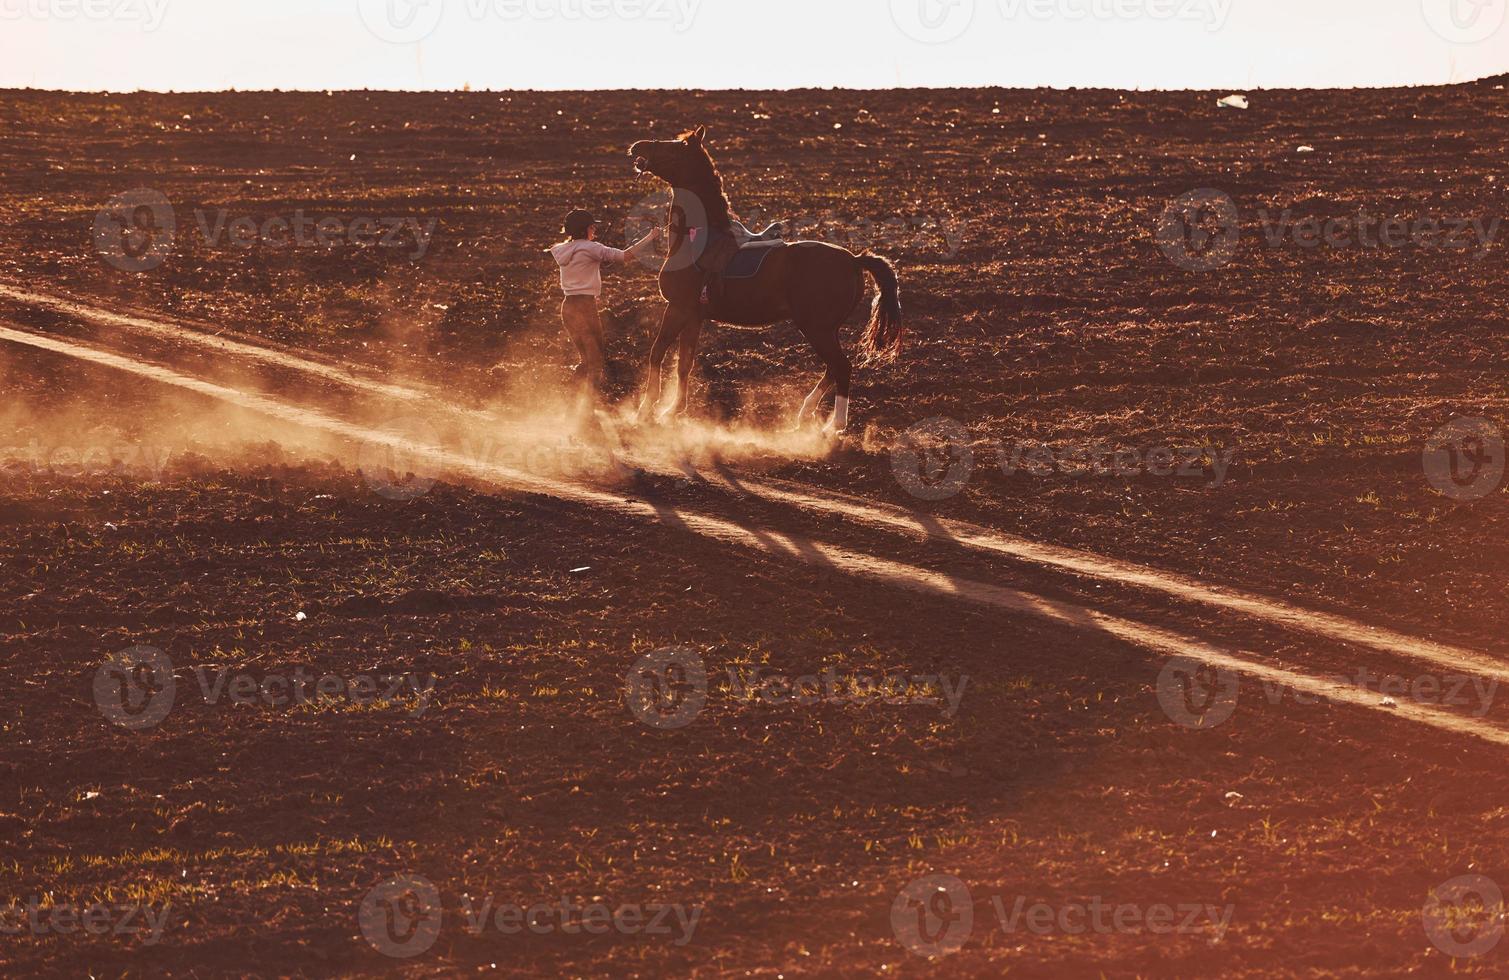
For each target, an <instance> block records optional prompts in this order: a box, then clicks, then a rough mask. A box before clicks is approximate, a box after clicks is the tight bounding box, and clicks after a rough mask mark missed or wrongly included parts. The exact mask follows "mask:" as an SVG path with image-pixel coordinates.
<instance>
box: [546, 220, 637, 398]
mask: <svg viewBox="0 0 1509 980" xmlns="http://www.w3.org/2000/svg"><path fill="white" fill-rule="evenodd" d="M563 230H564V231H565V233H566V235H568V236H569V237H568V238H567V240H566V241H564V242H561V243H560V244H559V245H556V246H554V247H553V248H551V249H550V254H551V255H552V256H554V257H555V261H556V264H557V265H559V266H560V267H561V292H562V293H564V294H565V299H563V300H562V301H561V324H562V326H564V327H565V329H566V336H568V337H570V338H571V342H572V343H573V344H575V345H576V350H577V354H578V355H579V356H580V357H581V363H580V364H578V365H577V367H576V371H575V377H576V380H577V383H578V384H579V385H580V386H581V388H582V390H583V391H584V392H585V393H586V394H588V396H589V397H590V398H591V400H592V401H593V402H594V403H595V402H596V401H597V399H598V397H599V396H600V394H601V393H602V384H603V372H604V367H605V360H604V355H603V324H602V318H601V317H599V316H598V313H597V298H598V297H599V296H601V295H602V291H603V274H602V267H603V266H604V265H612V264H614V263H619V262H624V261H625V260H627V259H631V258H638V257H639V253H640V252H642V251H644V250H645V249H647V248H648V247H649V246H650V245H653V244H654V243H655V241H656V239H658V238H659V237H660V229H659V228H654V229H652V230H651V231H650V233H649V234H648V235H646V236H644V238H642V239H640V240H639V241H637V242H635V243H634V244H633V245H631V246H629V247H628V248H626V249H623V248H613V247H612V246H610V245H604V244H602V243H601V242H599V241H598V240H597V219H596V218H594V217H593V216H592V213H591V212H590V211H582V210H576V211H572V212H571V213H570V214H568V215H567V216H566V222H565V227H564V229H563Z"/></svg>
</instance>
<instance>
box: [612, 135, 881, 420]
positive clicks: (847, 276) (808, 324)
mask: <svg viewBox="0 0 1509 980" xmlns="http://www.w3.org/2000/svg"><path fill="white" fill-rule="evenodd" d="M706 138H707V131H706V129H704V128H701V127H699V128H697V129H696V130H695V131H693V132H690V133H686V134H683V135H682V136H681V137H679V138H677V139H674V140H644V141H641V142H638V143H635V144H634V145H633V146H632V147H630V148H629V155H630V156H631V157H633V159H634V169H635V171H636V172H638V173H641V174H649V175H653V176H655V177H659V178H660V179H661V180H663V181H665V182H666V183H668V184H670V185H671V188H672V191H673V194H674V197H673V200H672V203H671V211H670V218H669V220H668V222H667V225H668V229H669V236H668V238H669V244H668V245H667V247H666V260H665V264H664V266H662V268H661V270H660V294H661V295H662V296H664V297H665V299H666V302H667V304H669V305H668V306H667V308H666V311H665V316H664V317H663V318H662V319H661V321H660V333H659V334H658V335H657V336H656V337H655V343H654V346H653V347H651V349H650V365H649V372H648V374H647V376H646V378H645V392H644V398H643V400H642V401H641V402H640V403H639V415H640V418H645V417H646V416H648V415H649V414H650V413H652V412H654V411H655V409H656V408H657V407H658V406H659V404H660V398H661V390H660V389H661V372H662V370H663V368H664V365H665V359H666V355H667V354H669V353H670V349H671V345H672V344H677V343H679V345H680V347H679V349H678V352H677V360H676V369H677V373H678V376H679V378H680V382H681V383H680V388H679V390H678V391H677V393H676V404H675V406H674V407H673V408H672V412H673V413H678V414H679V413H681V412H684V411H685V410H686V402H687V394H688V391H689V388H690V384H691V373H692V364H693V362H694V360H695V359H696V354H697V339H698V337H699V336H700V334H701V333H702V327H703V324H704V322H705V321H707V320H716V321H718V322H720V323H727V324H730V325H733V326H740V327H766V326H770V325H771V324H774V323H778V322H780V321H782V320H792V321H793V322H795V324H796V326H797V329H799V330H800V331H801V332H802V335H803V336H805V337H806V338H807V342H808V343H810V344H811V345H812V349H813V350H814V351H816V352H817V355H818V357H820V358H822V360H823V364H824V365H825V366H826V367H827V370H826V371H825V372H824V374H823V377H822V380H821V381H819V382H818V384H817V387H816V388H813V389H812V394H810V395H808V396H807V398H806V400H805V401H803V402H802V408H801V411H800V412H799V413H798V415H797V424H798V425H802V424H805V423H806V421H807V420H808V418H809V417H811V416H812V415H813V414H814V413H815V412H816V411H817V410H818V407H819V405H820V404H821V403H822V401H823V399H824V398H826V397H827V395H828V393H829V392H830V391H835V390H836V391H837V395H836V396H835V398H834V404H833V414H832V416H831V417H830V418H829V419H828V423H827V425H826V426H824V431H827V432H832V433H839V432H843V431H844V430H845V429H846V428H847V427H848V425H849V378H850V375H851V374H852V373H853V368H852V366H851V365H850V363H849V357H848V355H847V354H845V353H844V349H843V345H842V344H841V343H840V342H839V336H838V334H839V329H840V328H841V327H842V326H843V324H844V321H845V320H847V319H848V318H849V315H850V314H851V313H853V312H854V309H855V308H856V307H857V306H858V305H859V303H860V302H861V301H862V300H863V299H864V294H865V274H866V273H868V274H869V275H870V276H871V277H873V278H874V280H875V285H876V286H877V287H878V289H879V292H878V294H877V295H876V297H875V303H874V307H873V309H872V310H871V313H870V322H869V325H868V326H867V327H866V328H865V331H864V333H863V335H861V337H860V339H859V348H860V351H861V352H862V354H863V355H864V361H865V362H873V361H883V360H890V359H892V358H894V357H895V356H896V354H897V352H898V351H900V350H901V340H902V334H903V331H902V325H901V301H900V286H899V284H898V283H897V280H896V270H895V268H894V267H893V266H892V265H891V263H890V262H888V261H886V260H885V259H883V258H881V257H880V256H878V255H868V254H865V255H855V254H854V253H853V252H851V251H849V250H848V249H846V248H840V247H839V246H837V245H830V244H828V243H827V242H794V243H792V244H790V245H788V246H786V247H785V248H777V249H775V250H774V251H773V252H772V253H771V254H770V255H768V256H767V257H766V259H765V262H764V265H762V266H761V268H760V271H759V273H758V275H756V276H754V277H753V278H750V279H735V280H729V281H727V282H724V283H723V284H722V289H721V290H720V291H719V292H718V294H717V295H715V296H714V297H713V301H712V304H711V306H705V305H704V304H703V303H702V290H703V286H704V284H705V283H706V276H705V274H704V273H703V271H702V270H701V269H700V268H698V266H697V265H696V260H697V258H698V257H700V255H701V254H702V250H703V249H704V248H706V247H707V244H708V241H709V239H710V238H711V237H713V235H714V234H717V233H722V234H727V233H728V232H729V229H730V226H731V224H732V221H733V215H732V214H731V213H730V211H729V206H728V199H727V198H726V197H724V195H723V179H722V177H720V176H719V174H718V168H717V166H716V165H714V163H713V160H712V157H711V156H709V155H708V152H707V147H706V146H705V142H706Z"/></svg>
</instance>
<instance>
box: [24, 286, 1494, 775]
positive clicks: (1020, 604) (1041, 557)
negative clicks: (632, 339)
mask: <svg viewBox="0 0 1509 980" xmlns="http://www.w3.org/2000/svg"><path fill="white" fill-rule="evenodd" d="M0 295H5V296H7V297H9V298H11V299H25V300H27V301H34V300H35V301H38V302H41V303H43V304H47V305H50V306H52V307H53V308H55V309H57V310H58V311H60V312H66V313H68V314H69V315H74V316H81V317H86V318H90V319H94V320H96V321H100V322H107V323H111V324H112V325H115V326H123V327H128V328H130V329H134V330H147V331H150V332H153V333H155V334H157V335H159V336H164V337H171V338H172V339H174V340H176V341H182V342H187V343H190V344H195V345H199V346H212V347H214V348H216V349H218V350H220V351H222V352H227V353H233V354H236V355H238V356H245V357H250V358H253V359H257V360H263V361H266V362H269V363H276V364H278V365H279V366H281V367H284V368H292V369H295V370H298V371H301V372H305V373H309V374H313V375H316V376H319V377H321V378H323V379H325V380H330V381H336V382H338V383H340V384H343V385H348V386H356V387H360V388H363V389H365V390H367V391H369V392H371V393H373V394H377V395H381V396H384V397H389V398H395V399H399V400H402V401H404V402H415V401H424V402H426V403H431V402H432V401H433V400H434V399H435V398H436V397H437V393H435V392H430V391H423V390H421V389H418V388H413V387H404V386H397V385H391V384H386V383H383V382H379V381H374V380H372V379H368V378H364V377H362V376H361V375H359V374H358V373H356V372H354V371H351V370H349V369H347V368H345V367H343V366H339V365H330V364H320V363H318V362H314V361H310V360H307V359H305V358H300V357H297V356H296V355H291V354H287V353H284V352H278V351H273V350H268V349H265V348H261V347H258V346H256V345H251V344H246V343H243V342H240V341H234V340H227V339H225V338H218V337H209V336H205V335H203V334H199V333H197V332H195V331H192V330H188V329H186V328H183V327H180V326H177V325H173V324H168V323H164V322H160V321H153V320H150V319H144V318H141V317H126V316H122V315H120V314H115V313H111V312H109V311H100V310H94V309H91V308H88V307H84V306H82V305H80V304H76V303H72V302H69V301H63V300H57V299H55V298H51V297H32V296H31V295H30V294H23V293H18V292H17V291H15V290H10V289H5V288H3V287H0ZM0 339H3V340H5V341H6V342H8V343H11V344H17V345H22V346H27V347H31V348H34V349H40V350H45V351H49V352H51V353H53V354H58V355H63V356H65V357H69V358H74V359H76V360H80V361H84V362H88V363H92V364H95V365H98V366H101V367H106V368H110V369H113V370H118V371H123V372H127V373H130V374H133V375H136V376H138V377H143V378H147V379H150V380H152V381H154V382H157V383H160V384H164V385H170V386H173V387H175V388H179V389H182V390H186V391H191V392H194V393H196V394H198V395H202V396H205V397H209V398H213V399H216V400H218V401H221V402H224V403H227V404H231V405H235V406H238V407H240V408H244V409H248V410H251V411H254V412H258V413H261V414H264V415H266V416H269V417H272V418H276V419H278V420H280V421H282V422H285V423H288V424H291V425H295V426H299V427H302V428H304V429H308V430H313V431H316V432H320V433H324V434H327V435H331V436H335V437H337V438H340V439H344V440H350V441H352V442H355V443H358V444H363V445H367V446H380V447H385V448H387V449H391V450H395V451H398V452H402V453H404V454H406V455H409V456H411V457H418V458H422V459H425V460H426V461H427V462H428V463H430V464H432V465H433V466H434V468H435V472H436V475H444V476H450V477H454V478H460V479H468V480H473V481H479V482H482V483H485V484H486V485H488V486H492V487H496V488H499V489H503V490H507V491H509V492H517V493H530V494H541V495H545V496H549V497H552V498H555V499H558V500H562V501H567V502H570V503H573V504H577V505H583V506H587V507H592V508H596V509H599V510H603V511H608V512H611V513H614V514H617V515H620V516H623V517H625V518H629V519H633V520H651V521H658V522H659V523H662V524H666V525H670V526H673V527H676V528H679V529H681V530H684V531H687V532H690V533H694V534H698V535H702V536H705V537H709V538H712V539H715V540H717V541H720V542H723V543H727V544H730V545H734V546H738V547H741V548H748V549H753V550H756V551H760V552H763V553H764V554H766V555H769V556H772V557H774V558H776V559H778V560H782V561H791V560H795V561H801V562H806V563H811V564H817V565H820V566H823V567H826V568H829V569H831V570H833V571H836V572H840V573H842V574H845V575H850V576H854V577H858V578H862V579H868V580H871V581H875V582H878V583H881V584H885V585H888V586H892V587H898V588H903V589H907V590H911V591H916V592H923V593H928V594H932V595H935V596H944V597H949V598H952V599H955V600H957V601H960V602H966V603H970V604H972V605H978V606H986V607H990V608H994V609H999V610H1001V611H1003V612H1007V613H1010V614H1014V615H1027V616H1032V617H1036V618H1041V619H1046V620H1049V621H1052V622H1056V623H1060V624H1063V625H1065V626H1069V627H1072V628H1075V629H1079V630H1086V631H1093V632H1097V633H1102V634H1106V635H1109V636H1113V637H1116V638H1118V639H1121V640H1124V641H1126V642H1129V643H1132V644H1134V645H1136V646H1139V647H1141V648H1143V649H1145V650H1148V651H1150V652H1152V653H1154V654H1157V655H1159V656H1160V657H1168V658H1174V657H1177V658H1186V659H1188V660H1192V661H1196V662H1199V663H1203V664H1207V665H1210V666H1212V667H1216V668H1219V669H1223V670H1228V671H1233V672H1237V673H1241V674H1244V675H1247V676H1249V677H1253V678H1256V679H1258V680H1259V681H1262V682H1264V683H1269V684H1277V685H1282V686H1286V687H1288V688H1290V689H1292V690H1294V691H1296V692H1302V693H1305V694H1309V695H1313V696H1317V697H1320V698H1324V699H1326V700H1329V701H1331V702H1333V703H1340V704H1347V705H1351V706H1355V707H1361V708H1368V709H1372V710H1374V711H1381V712H1385V713H1388V714H1393V715H1396V716H1398V717H1400V718H1403V719H1407V720H1409V721H1412V722H1414V723H1417V724H1421V725H1425V726H1429V727H1432V728H1435V729H1438V730H1440V731H1445V732H1451V733H1455V734H1462V735H1470V736H1473V737H1475V738H1479V739H1483V740H1486V741H1489V742H1491V743H1494V744H1497V745H1504V746H1509V729H1505V728H1502V727H1499V726H1498V725H1495V724H1493V723H1491V722H1488V721H1485V720H1482V719H1478V718H1470V717H1465V716H1463V715H1461V714H1455V713H1452V712H1450V711H1447V710H1442V709H1440V708H1436V707H1432V706H1429V705H1424V704H1413V703H1407V702H1402V701H1401V702H1400V703H1399V704H1393V703H1392V702H1387V703H1386V702H1384V701H1383V700H1382V699H1380V697H1379V696H1378V695H1377V694H1376V693H1373V692H1371V691H1368V690H1364V689H1361V688H1357V687H1353V686H1349V685H1345V684H1342V683H1339V682H1338V681H1335V680H1330V679H1327V678H1326V677H1325V676H1322V675H1321V674H1319V673H1315V672H1312V671H1307V670H1304V669H1297V668H1295V667H1294V666H1292V665H1289V666H1280V665H1278V664H1275V663H1273V662H1271V658H1266V657H1262V656H1259V655H1258V654H1255V653H1252V652H1248V651H1245V650H1239V649H1227V648H1223V647H1221V646H1217V645H1214V644H1211V643H1208V642H1205V641H1202V640H1199V639H1196V638H1194V637H1191V636H1188V635H1185V634H1182V633H1179V632H1176V631H1172V630H1169V629H1167V628H1165V627H1161V626H1157V625H1152V624H1149V623H1147V622H1142V621H1138V620H1135V619H1130V618H1126V617H1123V616H1117V615H1112V614H1109V613H1106V612H1104V611H1101V610H1099V609H1096V608H1092V607H1090V606H1087V605H1082V604H1077V603H1072V602H1065V601H1062V600H1058V599H1054V598H1051V597H1049V596H1046V595H1042V594H1039V593H1036V592H1032V591H1027V590H1022V589H1016V588H1010V587H1006V586H1002V585H999V584H995V583H992V582H987V581H981V580H977V579H972V578H966V577H961V576H957V575H952V574H948V573H946V572H940V571H934V570H930V569H926V568H922V567H919V566H917V565H913V564H907V563H904V562H899V561H893V560H889V559H885V558H880V557H877V556H876V555H874V554H871V553H869V552H868V551H857V550H854V549H852V548H846V547H840V546H838V545H836V544H833V543H830V542H825V541H820V540H815V539H813V538H810V537H804V536H799V535H795V534H792V533H789V532H788V531H785V530H781V529H779V528H773V527H764V526H756V525H753V524H748V525H746V524H743V523H739V522H735V521H730V520H727V519H724V518H721V517H717V516H713V515H711V514H706V513H700V512H698V511H695V510H689V509H685V508H679V507H671V506H667V505H664V504H659V503H655V502H647V501H643V500H638V499H634V498H631V497H626V496H625V495H624V494H622V493H618V492H613V491H610V490H605V489H601V488H597V487H594V486H591V485H589V484H587V483H582V482H576V481H571V480H562V479H554V478H549V477H543V476H539V475H536V474H532V473H528V472H524V471H522V470H519V469H515V468H511V467H507V466H501V465H498V464H496V463H493V462H491V461H478V460H476V459H474V458H471V457H469V456H468V455H467V454H465V453H463V452H458V451H457V450H456V449H454V448H452V447H447V446H443V445H432V444H425V443H421V442H418V441H416V440H415V439H413V438H411V437H409V436H406V435H401V434H395V433H392V432H385V431H381V430H379V429H376V428H373V427H371V426H366V425H360V424H356V423H353V422H351V421H348V420H346V419H343V418H339V417H336V416H334V415H332V414H328V413H326V412H322V411H318V410H314V409H311V408H308V407H305V406H301V405H297V404H293V403H290V402H287V401H285V400H282V399H277V398H272V397H269V396H268V395H265V394H258V393H255V392H249V391H244V390H240V389H237V388H233V387H228V386H226V385H222V384H218V383H215V382H213V381H209V380H205V379H203V378H200V377H195V376H192V375H189V374H186V373H183V372H180V371H177V370H174V369H172V368H170V367H166V366H163V365H159V364H153V363H148V362H145V361H143V360H140V359H138V358H136V357H133V356H130V355H127V354H123V353H116V352H112V351H108V350H103V349H100V348H97V347H94V346H86V345H83V344H79V343H75V342H72V341H69V340H63V339H59V338H57V337H51V336H46V335H41V334H37V333H34V332H32V331H29V330H24V329H16V328H14V327H11V326H0ZM454 410H455V411H457V412H461V413H470V414H474V415H483V416H485V413H479V412H476V410H471V409H466V408H464V407H459V406H457V407H455V408H454ZM490 421H491V422H493V423H496V422H497V420H496V419H495V418H490ZM731 482H732V483H733V484H734V486H735V489H736V490H737V491H742V492H744V493H748V494H753V495H755V496H759V497H762V498H764V499H766V500H769V501H772V502H775V503H779V504H784V505H789V506H792V507H796V508H800V509H804V510H809V511H815V512H819V513H823V514H826V515H829V516H838V517H842V518H844V519H845V520H846V521H848V522H852V523H855V524H858V525H861V526H863V527H865V528H868V529H880V530H885V531H891V532H902V533H908V534H913V535H916V534H919V533H920V534H922V535H923V536H924V537H925V538H926V539H927V540H928V541H929V542H938V541H943V542H951V543H953V544H955V545H958V546H960V547H963V548H966V549H971V550H975V551H981V552H988V553H994V554H999V555H1003V556H1007V557H1010V558H1013V559H1018V560H1022V561H1025V562H1028V563H1032V564H1037V565H1041V566H1045V567H1051V568H1055V569H1059V570H1063V571H1069V572H1073V573H1075V574H1079V575H1083V576H1089V577H1092V578H1096V579H1100V580H1104V581H1107V582H1115V583H1117V584H1119V585H1123V586H1133V587H1136V588H1138V589H1141V590H1145V591H1148V592H1152V593H1156V594H1161V595H1164V596H1167V597H1172V598H1176V599H1180V600H1185V601H1190V602H1195V603H1200V604H1204V605H1206V606H1210V607H1212V608H1214V609H1217V610H1219V611H1220V612H1221V613H1222V614H1223V615H1229V616H1239V617H1247V618H1251V619H1256V620H1261V621H1264V622H1266V623H1268V624H1271V625H1276V626H1279V627H1282V628H1284V629H1287V630H1296V631H1301V632H1306V633H1310V634H1313V635H1315V636H1319V637H1324V638H1327V639H1329V640H1333V641H1339V642H1342V643H1347V644H1352V645H1356V646H1363V647H1367V648H1369V649H1372V650H1374V651H1377V652H1380V653H1384V654H1387V655H1389V656H1393V657H1398V658H1404V659H1409V660H1413V661H1415V662H1417V663H1421V664H1428V665H1430V666H1433V667H1437V668H1441V669H1443V670H1450V671H1455V672H1460V673H1466V674H1470V675H1475V676H1478V677H1483V678H1490V679H1493V680H1498V681H1502V680H1505V679H1509V666H1506V665H1505V664H1504V663H1503V662H1502V661H1499V660H1497V659H1495V658H1493V657H1490V656H1488V655H1486V654H1482V653H1479V652H1476V651H1472V650H1468V649H1464V648H1461V647H1455V646H1448V645H1444V644H1439V643H1434V642H1431V641H1427V640H1421V639H1417V638H1414V637H1410V636H1407V635H1404V634H1402V633H1399V632H1395V631H1390V630H1378V629H1373V628H1371V627H1369V626H1366V625H1365V624H1362V623H1360V622H1356V621H1354V620H1350V619H1347V618H1345V617H1340V616H1334V615H1329V614H1322V613H1315V612H1311V611H1308V610H1305V609H1302V608H1298V607H1295V606H1291V605H1288V604H1285V603H1281V602H1276V601H1274V600H1270V599H1266V598H1264V597H1261V596H1256V595H1252V594H1248V593H1242V592H1237V591H1233V590H1226V589H1221V588H1216V587H1211V586H1208V585H1205V584H1203V583H1199V582H1196V581H1193V580H1190V579H1187V578H1183V577H1180V576H1173V575H1168V574H1165V573H1163V572H1160V571H1158V570H1155V569H1150V568H1145V567H1141V566H1135V565H1129V564H1126V563H1122V562H1117V561H1115V560H1112V559H1107V558H1104V557H1101V556H1098V555H1093V554H1088V553H1085V552H1078V551H1074V550H1072V549H1064V548H1057V547H1050V546H1044V545H1040V544H1037V543H1034V542H1031V541H1028V540H1025V539H1022V538H1019V537H1015V536H1011V535H1004V534H1000V533H997V532H994V531H991V530H989V529H986V528H981V527H978V526H974V525H968V524H962V523H959V522H941V521H931V520H929V519H925V518H920V517H918V516H916V515H910V514H907V513H906V512H903V511H900V510H898V509H895V508H888V507H880V506H874V505H871V504H869V503H866V502H863V501H858V500H854V499H852V498H849V499H846V498H843V497H841V496H837V495H832V494H824V493H817V492H812V491H807V490H803V489H801V488H796V487H793V486H792V485H790V484H784V483H778V482H766V481H760V480H753V479H747V478H744V477H742V476H740V477H738V478H737V479H736V480H735V481H731Z"/></svg>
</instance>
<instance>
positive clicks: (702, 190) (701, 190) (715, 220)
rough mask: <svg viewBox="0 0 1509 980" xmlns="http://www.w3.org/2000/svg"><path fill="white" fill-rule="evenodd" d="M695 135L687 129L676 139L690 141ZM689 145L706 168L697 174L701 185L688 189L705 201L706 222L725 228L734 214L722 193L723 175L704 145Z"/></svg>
mask: <svg viewBox="0 0 1509 980" xmlns="http://www.w3.org/2000/svg"><path fill="white" fill-rule="evenodd" d="M695 135H697V134H696V131H695V130H688V131H687V132H685V133H682V134H681V135H680V136H679V137H678V139H683V140H687V141H690V140H691V138H692V137H693V136H695ZM689 145H691V146H694V147H696V149H697V152H698V155H699V157H700V158H701V162H702V163H704V164H706V168H705V170H704V172H703V173H701V174H699V175H698V176H699V178H700V180H701V181H702V186H700V187H691V188H688V189H689V190H692V191H695V192H697V194H698V195H699V196H700V197H701V198H702V199H703V201H704V202H705V203H706V205H707V221H708V224H710V225H711V226H712V227H714V228H723V229H727V228H728V227H729V225H730V224H732V223H733V220H734V217H735V215H734V213H733V209H732V208H731V207H730V206H729V204H728V197H727V196H726V195H725V194H724V193H723V175H722V174H720V173H718V165H717V164H716V163H714V162H713V157H712V154H711V153H708V152H707V147H706V146H703V145H702V144H701V143H700V142H697V143H690V142H689Z"/></svg>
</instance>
